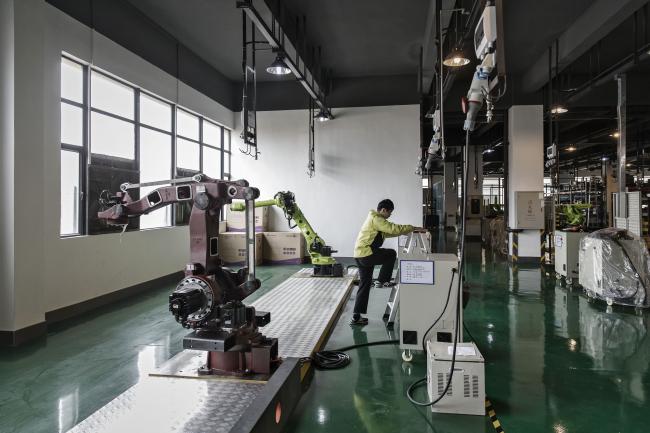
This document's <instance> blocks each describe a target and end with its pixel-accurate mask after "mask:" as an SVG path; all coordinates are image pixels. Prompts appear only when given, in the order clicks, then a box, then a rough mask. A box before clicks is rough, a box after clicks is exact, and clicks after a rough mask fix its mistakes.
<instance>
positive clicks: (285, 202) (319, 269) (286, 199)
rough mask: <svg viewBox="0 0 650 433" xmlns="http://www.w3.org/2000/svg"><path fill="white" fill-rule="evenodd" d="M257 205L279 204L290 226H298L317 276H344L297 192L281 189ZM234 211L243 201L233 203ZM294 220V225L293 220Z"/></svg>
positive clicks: (334, 251) (242, 208)
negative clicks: (298, 198) (304, 211)
mask: <svg viewBox="0 0 650 433" xmlns="http://www.w3.org/2000/svg"><path fill="white" fill-rule="evenodd" d="M255 206H256V207H264V206H277V207H279V208H280V209H282V211H283V212H284V216H285V217H286V218H287V221H288V223H289V227H290V228H294V227H298V228H299V229H300V231H301V233H302V235H303V236H304V238H305V241H306V242H307V246H308V252H309V257H310V259H311V263H312V265H314V275H315V276H334V277H336V276H339V277H340V276H342V275H343V267H342V266H341V264H339V263H336V260H335V259H334V257H332V253H336V252H337V251H336V250H333V249H332V247H331V246H329V245H327V244H326V243H325V241H324V240H323V238H321V237H320V236H319V235H318V233H316V231H315V230H314V229H313V227H312V226H311V224H309V221H307V218H305V215H304V214H303V213H302V210H300V207H299V206H298V204H297V203H296V197H295V194H294V193H292V192H291V191H280V192H278V193H277V194H276V195H275V197H274V198H273V199H271V200H260V201H257V202H256V203H255ZM230 209H231V210H233V211H242V210H244V204H243V203H233V204H232V205H231V206H230ZM292 221H293V222H294V224H293V225H292V223H291V222H292Z"/></svg>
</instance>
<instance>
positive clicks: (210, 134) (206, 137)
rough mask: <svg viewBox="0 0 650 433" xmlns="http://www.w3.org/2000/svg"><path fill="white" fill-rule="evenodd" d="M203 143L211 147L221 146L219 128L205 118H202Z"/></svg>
mask: <svg viewBox="0 0 650 433" xmlns="http://www.w3.org/2000/svg"><path fill="white" fill-rule="evenodd" d="M203 143H204V144H207V145H210V146H212V147H221V128H220V127H219V126H217V125H215V124H214V123H212V122H209V121H207V120H205V119H204V120H203Z"/></svg>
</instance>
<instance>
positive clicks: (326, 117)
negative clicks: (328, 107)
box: [314, 108, 332, 122]
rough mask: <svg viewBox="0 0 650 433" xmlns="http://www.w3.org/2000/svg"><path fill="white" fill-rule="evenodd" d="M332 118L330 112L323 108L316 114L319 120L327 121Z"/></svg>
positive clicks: (315, 117)
mask: <svg viewBox="0 0 650 433" xmlns="http://www.w3.org/2000/svg"><path fill="white" fill-rule="evenodd" d="M331 118H332V115H331V114H330V113H329V112H327V111H325V110H323V109H322V108H321V109H320V111H319V112H318V114H317V115H315V116H314V119H316V120H318V121H319V122H327V121H328V120H330V119H331Z"/></svg>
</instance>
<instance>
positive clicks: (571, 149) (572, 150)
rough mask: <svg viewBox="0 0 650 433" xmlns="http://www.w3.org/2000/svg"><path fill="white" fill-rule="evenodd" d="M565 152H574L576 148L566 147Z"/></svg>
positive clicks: (572, 146)
mask: <svg viewBox="0 0 650 433" xmlns="http://www.w3.org/2000/svg"><path fill="white" fill-rule="evenodd" d="M566 150H567V151H569V152H575V151H576V150H577V148H576V147H575V146H574V145H571V146H569V147H567V148H566Z"/></svg>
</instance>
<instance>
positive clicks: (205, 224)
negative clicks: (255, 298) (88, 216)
mask: <svg viewBox="0 0 650 433" xmlns="http://www.w3.org/2000/svg"><path fill="white" fill-rule="evenodd" d="M181 182H184V183H181ZM158 183H159V184H172V186H164V187H161V188H158V189H156V190H154V191H151V192H150V193H149V194H147V195H146V196H145V197H143V198H141V199H140V200H133V199H132V197H131V196H130V195H129V192H128V191H129V190H130V189H135V188H139V187H143V186H152V185H151V184H140V185H130V184H123V185H122V186H121V187H120V189H121V191H119V192H118V193H116V194H114V195H110V194H102V200H101V204H102V205H104V206H110V207H109V208H108V209H106V210H103V211H101V212H99V213H98V215H97V216H98V217H99V218H100V219H101V220H104V221H105V222H106V223H108V224H120V225H124V224H127V223H128V219H129V218H133V217H138V216H140V215H145V214H148V213H149V212H152V211H154V210H156V209H160V208H162V207H164V206H168V205H170V204H173V203H181V202H189V203H191V204H192V213H191V215H190V223H189V228H190V263H188V264H187V266H186V267H185V278H183V279H182V280H181V282H180V283H179V284H178V285H177V286H176V289H175V290H174V291H173V292H172V293H171V294H170V295H169V311H170V312H171V313H172V314H173V316H174V318H175V319H176V321H177V322H179V323H180V324H181V325H182V326H183V327H186V328H191V329H193V330H194V331H193V332H192V333H191V334H188V335H187V336H186V337H185V338H184V339H183V347H184V348H188V349H195V350H205V351H207V352H208V359H207V363H206V365H205V366H203V367H201V369H200V372H202V373H206V374H212V373H215V372H219V371H228V372H231V373H232V372H234V373H237V374H248V373H264V374H267V373H268V372H270V371H271V368H272V364H274V363H276V362H277V339H268V338H266V337H264V336H263V335H262V334H261V333H260V332H259V331H258V327H261V326H264V325H266V324H267V323H269V322H270V320H271V317H270V314H269V313H265V312H260V311H256V310H255V308H254V307H251V306H247V305H245V304H244V303H243V302H242V301H243V300H244V298H246V297H247V296H248V295H250V294H251V293H253V292H254V291H255V290H257V289H258V288H259V287H260V282H259V280H258V279H256V278H255V260H254V256H255V254H254V245H255V242H253V241H252V240H253V239H254V235H255V233H254V222H253V220H254V207H255V199H256V198H257V197H259V194H260V193H259V190H258V189H257V188H252V187H250V186H249V185H248V182H247V181H245V180H239V181H223V180H216V179H211V178H209V177H207V176H203V175H197V176H195V177H194V178H188V179H182V180H179V179H176V180H169V181H162V182H158ZM233 199H240V200H245V205H244V206H245V209H246V212H247V218H246V219H247V223H246V236H247V253H248V254H247V255H246V261H247V265H248V266H247V267H245V268H243V269H240V270H239V271H238V272H234V271H231V270H229V269H227V268H223V267H222V266H221V259H220V257H219V248H218V246H219V219H220V218H219V216H220V213H221V209H222V207H223V206H225V205H226V204H229V203H232V200H233ZM253 349H255V350H253ZM258 357H259V360H257V359H258Z"/></svg>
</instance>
